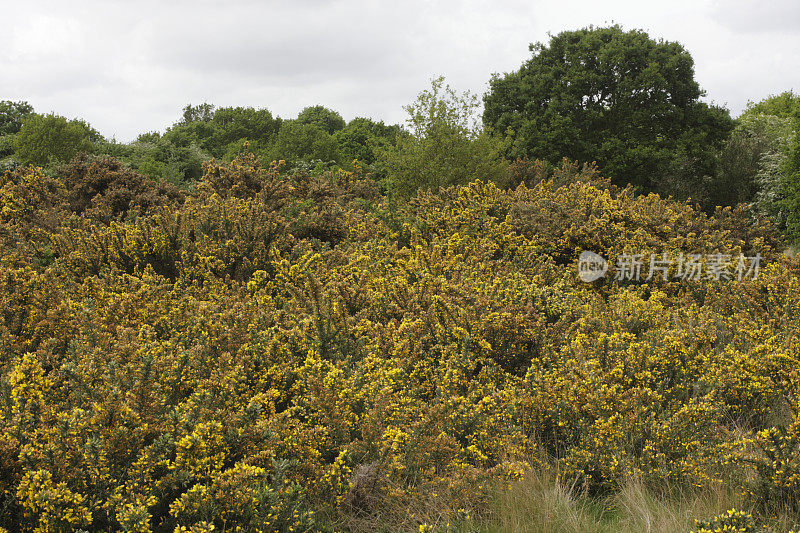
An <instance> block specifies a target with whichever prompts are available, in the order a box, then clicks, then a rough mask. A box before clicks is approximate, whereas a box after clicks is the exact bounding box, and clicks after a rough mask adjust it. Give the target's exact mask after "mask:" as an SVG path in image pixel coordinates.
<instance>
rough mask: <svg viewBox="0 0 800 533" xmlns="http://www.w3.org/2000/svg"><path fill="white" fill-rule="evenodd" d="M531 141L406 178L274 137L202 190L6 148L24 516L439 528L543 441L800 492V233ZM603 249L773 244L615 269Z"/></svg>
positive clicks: (0, 299) (279, 527)
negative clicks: (541, 151) (418, 184)
mask: <svg viewBox="0 0 800 533" xmlns="http://www.w3.org/2000/svg"><path fill="white" fill-rule="evenodd" d="M516 165H517V166H518V167H519V168H517V169H515V170H513V171H509V172H510V174H509V175H515V176H522V177H521V178H519V179H518V182H520V184H519V186H517V187H516V188H514V189H508V190H504V189H501V188H499V187H498V186H497V185H495V184H494V183H492V182H486V181H481V180H475V181H471V182H470V183H468V184H466V185H464V186H452V187H447V188H438V189H435V190H433V189H431V190H424V191H420V192H418V193H417V194H415V195H414V196H412V197H411V198H410V199H409V200H408V201H398V200H397V199H396V198H393V199H391V201H390V200H387V199H386V198H385V197H383V196H382V195H381V194H380V193H379V189H378V188H377V187H376V185H375V183H374V182H373V181H372V179H371V177H370V176H369V175H368V174H367V173H365V172H364V170H363V168H361V167H360V166H358V165H354V166H353V167H352V168H349V169H348V170H338V171H336V172H327V173H323V174H322V175H321V176H309V175H307V174H304V173H302V172H288V171H287V170H286V169H285V167H284V166H281V165H280V164H278V163H276V164H273V165H262V163H261V161H260V160H259V159H258V158H256V157H255V156H253V155H252V154H247V153H245V154H242V155H240V156H239V157H237V158H236V159H235V160H234V161H232V162H230V163H226V162H218V161H211V162H208V163H206V164H205V165H204V167H203V174H204V175H203V178H202V180H201V181H200V182H199V183H198V184H197V185H196V187H195V188H194V189H193V190H192V191H190V192H188V193H186V194H185V198H184V197H182V196H180V195H176V194H173V192H172V190H171V189H168V188H162V189H159V188H157V187H155V186H153V185H152V184H149V183H147V182H145V181H143V180H141V179H140V178H138V177H137V176H136V175H135V174H134V173H132V172H131V171H129V170H127V169H125V168H124V167H120V166H118V165H117V164H116V163H115V162H114V161H113V160H107V159H102V158H101V159H87V158H82V159H78V160H76V161H74V162H73V163H72V164H71V165H69V166H67V167H64V168H63V169H62V170H61V171H60V172H59V173H56V174H54V175H53V176H46V175H45V174H44V173H42V172H41V171H40V170H37V169H32V168H23V169H19V170H17V171H16V172H13V173H11V172H9V173H6V174H4V176H3V181H2V189H0V190H1V191H2V195H0V202H2V204H1V205H0V224H1V226H0V231H2V235H3V236H4V238H3V241H2V243H3V254H2V256H1V257H0V287H2V291H0V414H2V418H0V451H1V453H0V508H2V509H3V512H2V513H0V527H4V528H6V529H8V530H26V531H27V530H39V531H68V530H77V529H84V530H92V531H99V530H126V531H168V532H172V531H189V530H191V531H210V530H211V528H212V527H213V528H216V529H218V530H219V529H223V530H228V529H237V528H240V529H241V530H243V531H316V530H343V529H345V530H346V529H350V530H359V529H361V530H369V529H372V530H376V529H378V528H379V524H383V526H384V527H389V528H390V529H391V530H417V531H418V530H420V525H422V526H423V527H427V525H433V526H437V525H442V526H443V527H444V524H446V523H447V522H449V521H451V520H458V519H459V517H462V518H463V516H469V517H472V518H480V517H486V516H489V515H490V513H491V511H492V494H493V491H495V490H497V488H498V486H500V487H502V486H505V485H506V484H507V483H510V482H512V481H513V480H516V479H520V478H523V477H525V476H526V475H527V473H528V472H529V471H530V470H531V469H532V468H534V467H537V465H538V466H542V465H552V466H554V467H556V468H557V470H558V472H559V476H560V477H561V479H563V480H567V482H568V483H570V486H573V487H575V490H576V491H580V492H581V493H583V494H587V495H607V494H611V493H613V492H614V491H616V490H619V489H620V487H622V486H623V485H624V483H626V482H627V480H629V479H631V478H633V477H635V478H638V479H641V480H642V483H644V484H645V485H646V486H648V487H649V488H650V489H651V490H653V491H658V490H661V489H660V487H663V486H665V485H666V484H668V485H669V486H671V487H687V488H691V489H692V490H702V489H703V488H704V487H718V486H720V485H721V484H725V483H728V484H731V485H732V486H737V487H738V486H741V487H743V489H742V493H743V494H742V498H745V499H747V500H748V501H750V502H751V505H752V506H753V507H754V508H759V509H763V510H764V513H767V514H768V513H769V512H771V511H770V510H771V509H773V508H775V506H781V505H784V504H786V503H787V502H792V501H794V502H796V501H797V498H798V496H800V493H799V492H798V490H799V489H798V483H797V480H796V477H797V475H798V474H797V468H798V465H799V464H800V462H799V461H798V460H797V457H796V455H797V449H798V448H797V446H798V443H800V435H799V434H798V431H797V422H796V409H795V408H796V405H797V401H798V388H797V387H798V385H797V384H798V381H797V379H796V378H797V367H798V355H799V354H798V346H800V343H798V338H797V333H796V332H797V326H798V323H799V321H800V296H798V295H800V291H798V272H799V271H800V264H798V260H797V259H796V258H792V257H789V256H786V255H783V254H782V253H781V250H782V244H781V241H780V240H779V239H777V238H776V236H775V234H774V233H773V232H772V230H771V229H770V228H769V227H767V226H763V225H756V226H754V225H752V224H751V223H750V220H749V217H748V214H747V213H746V212H745V211H744V210H743V209H741V208H739V209H724V210H719V211H718V212H716V213H715V214H713V215H707V214H704V213H702V212H698V211H696V210H695V209H694V208H692V207H691V206H690V205H688V204H684V203H677V202H675V201H673V200H667V199H663V198H660V197H658V196H656V195H649V196H641V195H636V194H634V192H633V191H632V190H631V189H630V188H626V189H619V188H616V187H612V186H611V185H609V183H608V182H607V181H606V180H604V179H603V178H602V177H601V176H600V175H599V174H598V172H597V170H596V169H594V168H592V167H588V166H587V167H578V166H576V165H569V164H566V165H564V166H563V167H562V168H559V169H557V170H556V171H554V172H552V173H551V172H549V171H547V170H546V169H544V168H543V167H542V168H539V167H537V166H536V164H534V163H525V162H524V161H523V162H517V163H516ZM67 183H69V184H70V186H69V187H67V186H65V184H67ZM118 199H121V200H119V201H118ZM581 250H593V251H595V252H597V253H599V254H601V255H603V256H604V257H606V258H613V257H615V256H616V255H619V254H622V253H624V252H631V251H636V252H637V253H638V252H641V253H648V254H649V253H653V254H663V253H668V254H672V255H677V254H679V253H684V254H690V253H709V254H711V253H715V252H724V253H730V254H734V255H737V256H738V254H739V253H740V252H741V253H745V254H746V255H755V253H760V254H761V256H762V258H763V268H762V270H761V273H760V275H759V276H758V278H757V279H755V280H752V279H746V280H742V281H737V280H735V279H734V280H733V281H713V280H698V281H689V280H685V281H678V280H671V281H664V280H661V279H660V278H654V279H652V280H650V281H646V282H645V281H642V282H639V283H636V282H627V281H618V280H616V279H614V278H613V277H612V276H609V277H606V278H603V279H601V280H598V281H596V282H594V283H590V284H587V283H583V282H581V281H580V280H579V279H578V277H577V271H576V268H575V260H576V258H577V254H578V253H579V252H580V251H581ZM459 510H460V511H459ZM462 515H463V516H462ZM731 520H733V518H732V519H731ZM737 520H738V519H737ZM718 523H719V522H714V523H712V522H708V523H707V524H706V523H704V524H702V527H703V528H706V529H711V528H712V527H716V526H717V524H718ZM731 523H733V522H731ZM365 524H366V525H365ZM737 524H738V522H737Z"/></svg>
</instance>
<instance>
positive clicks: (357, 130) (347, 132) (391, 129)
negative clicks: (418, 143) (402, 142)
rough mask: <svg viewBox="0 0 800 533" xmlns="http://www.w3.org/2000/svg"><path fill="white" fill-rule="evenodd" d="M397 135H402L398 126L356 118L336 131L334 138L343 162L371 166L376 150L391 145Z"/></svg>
mask: <svg viewBox="0 0 800 533" xmlns="http://www.w3.org/2000/svg"><path fill="white" fill-rule="evenodd" d="M399 135H402V128H401V127H400V126H398V125H391V126H387V125H385V124H384V123H383V121H381V122H375V121H373V120H370V119H368V118H363V117H357V118H354V119H353V120H351V121H350V122H348V123H347V126H345V127H344V128H343V129H341V130H339V131H337V132H336V134H335V137H336V141H337V143H338V144H339V151H340V152H341V154H342V160H343V161H345V162H350V161H353V160H354V159H358V161H360V162H361V163H366V164H368V165H371V164H373V163H374V162H375V159H376V157H377V154H376V149H377V148H379V147H384V148H386V147H388V146H391V145H393V144H394V143H395V142H396V139H397V137H398V136H399Z"/></svg>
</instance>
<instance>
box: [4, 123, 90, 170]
mask: <svg viewBox="0 0 800 533" xmlns="http://www.w3.org/2000/svg"><path fill="white" fill-rule="evenodd" d="M101 140H102V137H101V136H100V134H99V133H98V132H97V131H96V130H94V129H93V128H92V127H91V126H89V125H88V124H87V123H86V122H84V121H82V120H78V119H73V120H67V119H66V118H64V117H61V116H58V115H55V114H52V113H50V114H48V115H37V114H32V115H29V116H28V117H27V118H26V119H25V121H24V122H23V124H22V127H21V128H20V130H19V132H18V133H17V134H16V136H15V139H14V148H15V157H16V158H17V159H18V160H19V161H20V162H22V163H23V164H30V165H38V166H48V165H55V164H59V163H66V162H67V161H69V160H70V159H72V158H73V157H74V156H75V155H76V154H78V153H79V152H93V151H95V150H96V148H97V145H98V143H99V142H100V141H101Z"/></svg>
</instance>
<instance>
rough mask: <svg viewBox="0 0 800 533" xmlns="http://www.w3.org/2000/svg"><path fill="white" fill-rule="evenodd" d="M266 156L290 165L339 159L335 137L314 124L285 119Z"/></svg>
mask: <svg viewBox="0 0 800 533" xmlns="http://www.w3.org/2000/svg"><path fill="white" fill-rule="evenodd" d="M268 156H269V157H270V158H271V159H273V160H281V159H282V160H284V161H286V162H287V164H289V165H290V166H292V165H296V164H297V163H300V162H311V161H323V162H329V161H339V158H340V155H339V147H338V145H337V143H336V139H334V138H333V136H332V135H330V134H329V133H328V132H327V131H325V130H323V129H322V128H320V127H319V126H318V125H316V124H303V123H301V122H297V121H295V120H287V121H285V122H284V123H283V124H281V128H280V130H278V134H277V136H276V138H275V142H274V143H273V144H272V146H271V148H270V151H269V153H268Z"/></svg>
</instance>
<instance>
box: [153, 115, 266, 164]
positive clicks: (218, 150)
mask: <svg viewBox="0 0 800 533" xmlns="http://www.w3.org/2000/svg"><path fill="white" fill-rule="evenodd" d="M280 124H281V120H280V119H276V118H274V117H273V116H272V113H270V112H269V110H267V109H254V108H252V107H220V108H217V107H215V106H213V105H211V104H202V105H199V106H192V105H189V106H186V107H185V108H184V111H183V119H182V120H181V121H179V122H178V123H176V124H175V125H174V126H172V127H171V128H170V129H169V130H167V132H166V133H165V134H164V135H163V139H164V140H166V141H167V142H170V143H172V144H174V145H176V146H178V147H181V148H186V147H189V146H191V145H192V144H196V145H197V146H199V147H200V148H201V149H202V150H203V151H205V152H207V153H209V154H211V155H212V156H214V157H217V158H223V157H226V156H227V154H229V153H230V152H231V150H232V148H233V147H234V146H235V149H239V148H241V146H242V144H243V143H244V142H245V141H249V142H250V143H253V144H254V145H267V144H269V143H270V142H272V141H273V140H274V137H275V135H276V134H277V132H278V129H279V128H280ZM234 152H235V150H234Z"/></svg>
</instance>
